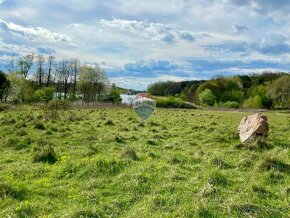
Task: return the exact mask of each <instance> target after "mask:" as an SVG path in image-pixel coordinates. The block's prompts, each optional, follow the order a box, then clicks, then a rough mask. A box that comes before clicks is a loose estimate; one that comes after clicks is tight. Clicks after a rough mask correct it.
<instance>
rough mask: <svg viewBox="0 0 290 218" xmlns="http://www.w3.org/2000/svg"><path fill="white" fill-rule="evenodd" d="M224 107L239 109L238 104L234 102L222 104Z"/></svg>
mask: <svg viewBox="0 0 290 218" xmlns="http://www.w3.org/2000/svg"><path fill="white" fill-rule="evenodd" d="M224 106H225V107H226V108H239V107H240V104H239V102H236V101H227V102H226V103H224Z"/></svg>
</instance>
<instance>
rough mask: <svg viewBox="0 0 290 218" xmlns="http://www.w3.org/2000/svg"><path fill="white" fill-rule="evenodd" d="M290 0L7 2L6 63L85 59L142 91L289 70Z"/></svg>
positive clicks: (2, 50) (3, 21)
mask: <svg viewBox="0 0 290 218" xmlns="http://www.w3.org/2000/svg"><path fill="white" fill-rule="evenodd" d="M289 11H290V1H289V0H275V1H274V0H106V1H105V0H83V1H80V0H66V1H62V0H41V1H40V0H25V1H23V0H0V68H1V69H4V70H5V64H6V61H7V60H9V59H11V56H12V55H14V56H21V55H24V54H28V53H32V52H33V53H35V54H38V53H41V54H44V55H54V56H56V57H57V58H58V59H62V58H75V57H76V58H79V59H80V60H81V61H82V62H83V63H88V64H94V63H98V64H100V65H101V66H102V67H104V68H106V69H107V73H108V76H109V77H110V80H111V81H113V82H115V83H116V84H117V85H119V86H122V87H127V88H134V89H138V90H142V89H145V88H146V87H147V85H148V84H150V83H152V82H154V81H161V80H177V81H178V80H190V79H210V78H212V77H214V76H217V75H233V74H248V73H253V72H255V73H259V72H262V71H264V70H275V71H276V70H279V71H287V72H288V71H290V70H289V69H290V19H289V18H290V13H289Z"/></svg>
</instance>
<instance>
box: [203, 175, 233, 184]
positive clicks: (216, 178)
mask: <svg viewBox="0 0 290 218" xmlns="http://www.w3.org/2000/svg"><path fill="white" fill-rule="evenodd" d="M208 183H209V184H211V185H216V186H228V185H230V181H229V180H228V179H227V178H226V177H225V176H224V175H222V174H221V173H219V172H215V173H213V174H212V175H211V176H210V178H209V180H208Z"/></svg>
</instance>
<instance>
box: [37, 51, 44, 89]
mask: <svg viewBox="0 0 290 218" xmlns="http://www.w3.org/2000/svg"><path fill="white" fill-rule="evenodd" d="M44 64H45V58H44V57H43V55H41V54H39V55H37V61H36V66H37V68H36V78H37V80H38V86H39V87H42V84H43V83H44V73H45V70H44Z"/></svg>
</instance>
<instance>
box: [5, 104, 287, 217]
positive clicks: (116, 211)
mask: <svg viewBox="0 0 290 218" xmlns="http://www.w3.org/2000/svg"><path fill="white" fill-rule="evenodd" d="M49 113H50V112H49V111H47V110H42V109H41V108H38V107H31V106H21V107H11V108H10V109H5V110H3V111H1V112H0V140H1V144H0V217H9V216H11V217H289V216H290V208H289V203H290V151H289V148H290V113H282V112H274V111H273V112H268V113H266V115H267V116H268V120H269V123H270V133H269V138H268V140H267V141H263V142H256V143H254V144H251V145H243V144H240V142H239V136H238V131H237V127H238V124H239V122H240V120H241V119H242V117H243V116H244V115H246V113H241V112H218V111H201V110H186V109H157V110H156V112H155V113H154V114H153V115H152V116H151V117H150V118H149V119H148V120H147V121H146V122H145V123H144V124H143V123H142V122H141V121H140V120H139V119H138V117H137V115H136V114H134V112H133V111H132V110H130V109H125V108H110V109H95V110H92V109H73V110H67V111H64V112H60V113H59V114H58V116H51V114H49Z"/></svg>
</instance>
